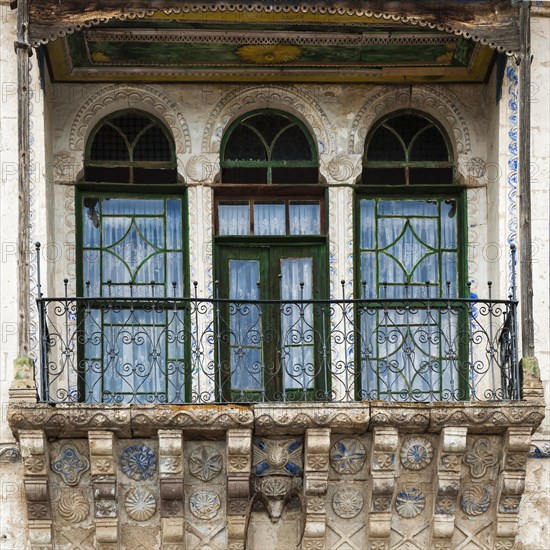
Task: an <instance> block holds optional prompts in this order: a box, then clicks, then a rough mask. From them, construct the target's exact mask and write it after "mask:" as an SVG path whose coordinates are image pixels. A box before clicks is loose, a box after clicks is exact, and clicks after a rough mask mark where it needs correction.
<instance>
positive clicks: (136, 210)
mask: <svg viewBox="0 0 550 550" xmlns="http://www.w3.org/2000/svg"><path fill="white" fill-rule="evenodd" d="M101 209H102V214H103V215H106V214H128V215H134V214H151V215H153V214H164V201H163V200H162V199H160V200H157V199H130V198H121V199H103V200H102V204H101Z"/></svg>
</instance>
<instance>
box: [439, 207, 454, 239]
mask: <svg viewBox="0 0 550 550" xmlns="http://www.w3.org/2000/svg"><path fill="white" fill-rule="evenodd" d="M456 209H457V201H456V200H448V201H441V247H442V248H456V247H457V242H456V238H457V235H456V220H457V215H456V214H457V212H456Z"/></svg>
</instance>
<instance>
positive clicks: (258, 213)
mask: <svg viewBox="0 0 550 550" xmlns="http://www.w3.org/2000/svg"><path fill="white" fill-rule="evenodd" d="M285 234H286V214H285V205H284V203H275V204H270V203H257V202H256V203H254V235H285Z"/></svg>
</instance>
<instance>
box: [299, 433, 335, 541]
mask: <svg viewBox="0 0 550 550" xmlns="http://www.w3.org/2000/svg"><path fill="white" fill-rule="evenodd" d="M329 450H330V428H308V429H307V430H306V444H305V468H304V495H305V497H306V502H307V509H306V523H305V529H304V538H303V542H302V548H303V549H304V550H310V549H312V548H315V549H316V550H321V549H323V548H325V531H326V506H325V497H326V494H327V489H328V468H329V456H328V455H329Z"/></svg>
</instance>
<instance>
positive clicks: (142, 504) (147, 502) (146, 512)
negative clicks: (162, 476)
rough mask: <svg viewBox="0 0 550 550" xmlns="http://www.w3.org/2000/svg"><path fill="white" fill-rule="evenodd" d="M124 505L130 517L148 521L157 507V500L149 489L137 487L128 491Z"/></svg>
mask: <svg viewBox="0 0 550 550" xmlns="http://www.w3.org/2000/svg"><path fill="white" fill-rule="evenodd" d="M124 507H125V508H126V513H127V514H128V517H130V518H131V519H133V520H135V521H147V520H148V519H151V518H152V517H153V514H154V513H155V511H156V509H157V501H156V499H155V497H154V496H153V493H151V491H149V489H145V488H142V487H136V488H134V489H130V490H129V491H128V492H127V493H126V497H125V499H124Z"/></svg>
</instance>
